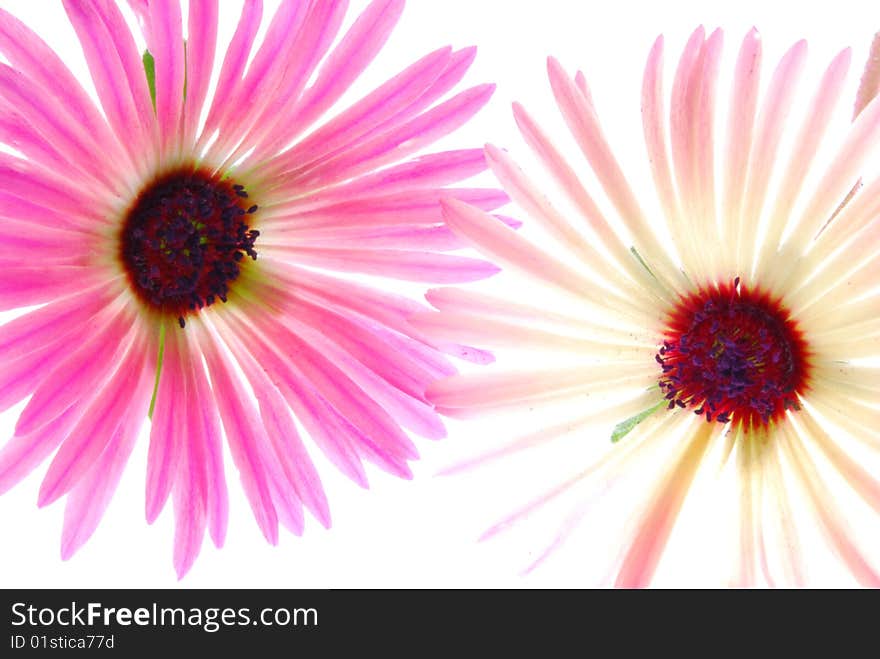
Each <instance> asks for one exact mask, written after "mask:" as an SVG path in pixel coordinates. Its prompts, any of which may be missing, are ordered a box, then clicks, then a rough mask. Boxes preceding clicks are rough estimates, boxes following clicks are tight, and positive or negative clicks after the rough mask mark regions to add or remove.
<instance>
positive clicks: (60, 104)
mask: <svg viewBox="0 0 880 659" xmlns="http://www.w3.org/2000/svg"><path fill="white" fill-rule="evenodd" d="M0 52H2V53H3V54H4V55H5V56H6V57H7V58H8V60H9V63H10V64H12V66H13V67H15V68H16V69H18V70H19V71H21V72H22V73H23V74H24V75H25V76H27V77H28V78H29V79H30V80H32V81H33V82H34V83H35V84H37V85H39V86H40V87H41V89H42V90H43V92H44V93H45V94H48V95H50V96H51V97H52V99H53V100H54V101H55V104H54V112H55V113H65V114H68V116H69V117H71V118H76V119H77V120H78V122H79V124H80V125H81V126H82V128H83V131H84V133H85V134H87V135H90V136H92V140H94V143H95V144H101V145H102V147H103V157H104V160H105V161H106V162H112V163H119V162H120V159H121V156H122V154H121V152H120V150H119V149H120V147H119V143H118V142H117V141H116V140H114V139H113V136H112V134H111V133H110V131H109V129H108V127H107V124H106V122H105V121H104V120H103V118H102V117H101V115H100V113H99V112H98V110H97V108H95V106H94V104H93V103H92V101H91V99H90V98H89V97H88V95H87V94H86V92H85V90H83V88H82V87H81V86H80V84H79V82H77V80H76V78H75V77H74V76H73V74H71V72H70V70H69V69H68V68H67V67H66V66H65V65H64V63H63V62H62V61H61V59H60V58H59V57H58V55H57V54H56V53H55V51H54V50H53V49H52V48H50V47H49V46H48V45H47V44H46V43H45V42H44V41H43V40H42V39H40V37H39V36H37V35H36V34H35V33H34V32H33V31H31V30H30V29H28V28H27V27H26V26H25V25H24V24H23V23H22V22H21V21H19V20H18V19H17V18H15V17H14V16H12V15H11V14H9V13H8V12H7V11H5V10H3V9H0Z"/></svg>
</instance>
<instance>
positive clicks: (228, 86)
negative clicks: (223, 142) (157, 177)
mask: <svg viewBox="0 0 880 659" xmlns="http://www.w3.org/2000/svg"><path fill="white" fill-rule="evenodd" d="M262 18H263V1H262V0H253V1H252V2H245V3H244V5H243V6H242V8H241V16H240V18H239V20H238V25H237V26H236V28H235V34H234V35H233V36H232V40H231V41H230V42H229V46H228V47H227V48H226V55H225V57H224V58H223V64H222V66H221V67H220V77H219V79H218V81H217V89H216V90H215V91H214V97H213V100H212V101H211V107H210V110H209V111H208V118H207V119H206V121H205V128H204V130H203V131H202V135H201V137H200V139H199V142H198V144H197V147H196V148H197V149H198V150H201V148H202V147H204V146H205V143H206V142H207V141H208V140H210V139H211V137H212V136H213V135H214V133H215V132H216V131H217V128H218V126H219V123H220V121H221V120H222V119H223V118H224V117H225V116H226V114H227V113H228V112H229V111H230V106H229V102H228V101H229V99H230V97H231V96H232V94H233V93H234V90H235V86H236V85H237V84H239V82H240V80H241V78H242V74H243V73H244V67H245V65H246V64H247V61H248V55H249V54H250V52H251V47H252V46H253V43H254V37H256V35H257V31H258V30H259V29H260V22H261V21H262Z"/></svg>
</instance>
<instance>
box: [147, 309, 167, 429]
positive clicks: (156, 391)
mask: <svg viewBox="0 0 880 659" xmlns="http://www.w3.org/2000/svg"><path fill="white" fill-rule="evenodd" d="M164 358H165V323H162V324H161V325H160V326H159V356H158V357H157V358H156V382H155V383H154V384H153V397H152V398H151V399H150V411H149V417H150V421H152V420H153V410H154V409H156V396H157V395H158V394H159V378H160V377H161V376H162V361H163V359H164Z"/></svg>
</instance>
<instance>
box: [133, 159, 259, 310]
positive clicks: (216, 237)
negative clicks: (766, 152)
mask: <svg viewBox="0 0 880 659" xmlns="http://www.w3.org/2000/svg"><path fill="white" fill-rule="evenodd" d="M256 211H257V206H256V205H254V204H253V203H251V202H250V201H249V199H248V193H247V192H246V191H245V189H244V186H242V185H237V184H235V183H233V182H232V181H229V180H223V179H221V178H220V177H219V176H218V175H216V174H212V173H210V172H208V171H205V170H196V169H182V170H177V171H174V172H171V173H168V174H164V175H163V176H160V177H159V178H157V179H156V180H155V181H153V182H152V183H151V184H150V185H148V186H146V187H145V188H144V189H143V191H142V192H141V193H140V195H139V196H138V197H137V199H136V200H135V202H134V203H133V204H132V206H131V208H130V210H129V211H128V215H127V216H126V219H125V223H124V227H123V231H122V260H123V262H124V263H125V265H126V269H127V270H128V275H129V279H130V280H131V283H132V286H133V288H134V290H135V291H136V292H137V294H138V296H139V297H140V298H141V299H142V300H144V301H145V302H147V303H148V304H150V305H151V306H153V307H155V308H157V309H159V310H161V311H162V312H163V313H168V314H173V315H176V316H177V319H178V322H179V323H180V326H181V327H183V326H184V325H185V320H184V318H185V316H186V315H187V314H188V313H191V312H194V311H197V310H198V309H201V308H202V307H205V306H208V305H211V304H213V303H214V302H215V301H217V300H220V301H222V302H226V296H227V294H228V293H229V285H230V283H231V282H233V281H235V280H236V279H237V278H238V276H239V274H240V273H241V266H242V263H241V262H242V260H243V259H244V257H245V256H249V257H251V258H252V259H256V258H257V253H256V251H254V242H255V241H256V239H257V236H259V235H260V232H259V231H255V230H253V229H251V228H250V227H249V226H248V224H247V221H248V220H249V219H250V218H251V217H252V216H253V214H254V213H255V212H256Z"/></svg>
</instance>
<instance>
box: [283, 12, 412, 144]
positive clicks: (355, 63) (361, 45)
mask: <svg viewBox="0 0 880 659" xmlns="http://www.w3.org/2000/svg"><path fill="white" fill-rule="evenodd" d="M404 4H405V3H404V2H403V0H374V1H373V2H371V3H370V4H369V6H368V7H367V8H366V9H365V10H364V11H363V12H362V13H361V15H360V16H358V18H357V20H356V21H355V22H354V24H353V25H352V26H351V28H350V29H349V30H348V32H347V33H346V34H345V36H344V37H343V38H342V39H341V40H340V42H339V44H338V45H337V46H336V48H334V49H333V51H332V52H331V53H330V55H328V56H327V59H326V60H324V63H323V64H322V65H321V69H320V71H319V72H318V76H317V78H316V79H315V83H314V84H313V85H312V86H311V87H310V88H309V89H308V91H307V92H306V93H305V94H303V97H302V99H300V104H299V108H298V113H297V115H296V117H295V119H294V120H293V122H292V125H291V126H290V130H291V131H292V132H294V131H295V132H299V130H301V129H302V128H303V127H306V126H309V125H310V124H311V123H312V122H314V121H315V119H317V118H318V117H320V116H321V115H322V114H324V113H325V112H326V111H327V110H328V109H330V108H331V107H333V105H334V104H335V103H336V101H338V100H339V99H340V98H341V96H342V94H343V93H344V92H345V91H346V90H347V89H348V88H349V87H350V86H351V84H352V83H353V82H354V81H355V80H357V78H358V77H359V76H360V75H361V73H363V72H364V71H365V70H366V68H367V67H368V66H369V65H370V63H371V62H372V61H373V59H374V58H375V57H376V55H377V54H378V53H379V51H380V50H381V48H382V46H384V45H385V42H386V41H387V40H388V37H389V36H390V34H391V31H392V30H393V29H394V26H395V25H396V24H397V21H398V20H399V19H400V15H401V14H402V13H403V7H404Z"/></svg>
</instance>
